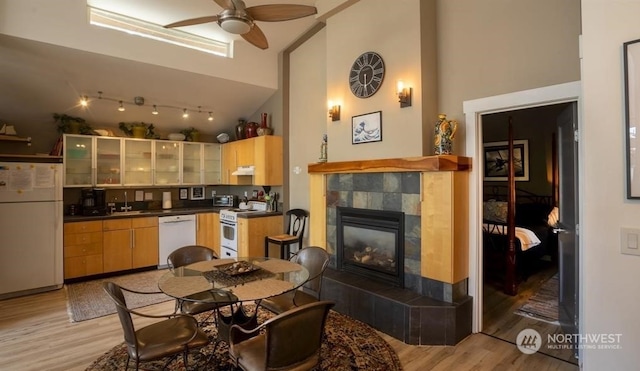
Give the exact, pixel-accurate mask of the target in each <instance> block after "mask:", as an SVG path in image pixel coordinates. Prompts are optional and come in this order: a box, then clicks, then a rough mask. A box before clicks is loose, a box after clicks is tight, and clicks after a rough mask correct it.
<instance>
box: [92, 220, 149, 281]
mask: <svg viewBox="0 0 640 371" xmlns="http://www.w3.org/2000/svg"><path fill="white" fill-rule="evenodd" d="M102 229H103V251H104V253H103V255H104V271H105V272H117V271H123V270H128V269H134V268H142V267H150V266H154V265H157V264H158V217H155V216H154V217H148V218H128V219H113V220H104V221H103V222H102Z"/></svg>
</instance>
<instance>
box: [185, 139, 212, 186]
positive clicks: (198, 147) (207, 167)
mask: <svg viewBox="0 0 640 371" xmlns="http://www.w3.org/2000/svg"><path fill="white" fill-rule="evenodd" d="M181 159H182V184H185V185H199V184H220V144H219V143H192V142H183V143H182V155H181Z"/></svg>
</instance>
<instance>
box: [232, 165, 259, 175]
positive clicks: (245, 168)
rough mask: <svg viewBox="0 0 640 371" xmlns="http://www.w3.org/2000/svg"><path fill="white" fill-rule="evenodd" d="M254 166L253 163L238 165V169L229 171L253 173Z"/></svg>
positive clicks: (242, 173) (234, 173) (236, 173)
mask: <svg viewBox="0 0 640 371" xmlns="http://www.w3.org/2000/svg"><path fill="white" fill-rule="evenodd" d="M255 169H256V167H255V166H253V165H250V166H238V169H237V170H236V171H234V172H233V173H231V175H249V176H251V175H253V173H254V172H255Z"/></svg>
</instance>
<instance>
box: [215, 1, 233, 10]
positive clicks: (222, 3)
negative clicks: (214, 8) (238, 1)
mask: <svg viewBox="0 0 640 371" xmlns="http://www.w3.org/2000/svg"><path fill="white" fill-rule="evenodd" d="M213 1H215V3H216V4H218V5H220V7H221V8H222V9H235V8H236V7H235V5H233V1H231V0H213Z"/></svg>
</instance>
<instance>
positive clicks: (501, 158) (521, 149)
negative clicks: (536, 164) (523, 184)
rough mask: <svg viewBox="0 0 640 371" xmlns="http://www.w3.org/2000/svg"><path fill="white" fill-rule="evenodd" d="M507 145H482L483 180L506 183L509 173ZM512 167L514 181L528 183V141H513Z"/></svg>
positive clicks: (490, 143) (502, 143) (498, 143)
mask: <svg viewBox="0 0 640 371" xmlns="http://www.w3.org/2000/svg"><path fill="white" fill-rule="evenodd" d="M510 160H511V159H510V158H509V143H508V142H506V141H505V142H489V143H485V144H484V180H486V181H506V180H507V175H508V171H509V167H508V165H509V161H510ZM513 165H514V168H515V175H516V181H529V141H528V140H526V139H522V140H514V141H513Z"/></svg>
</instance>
